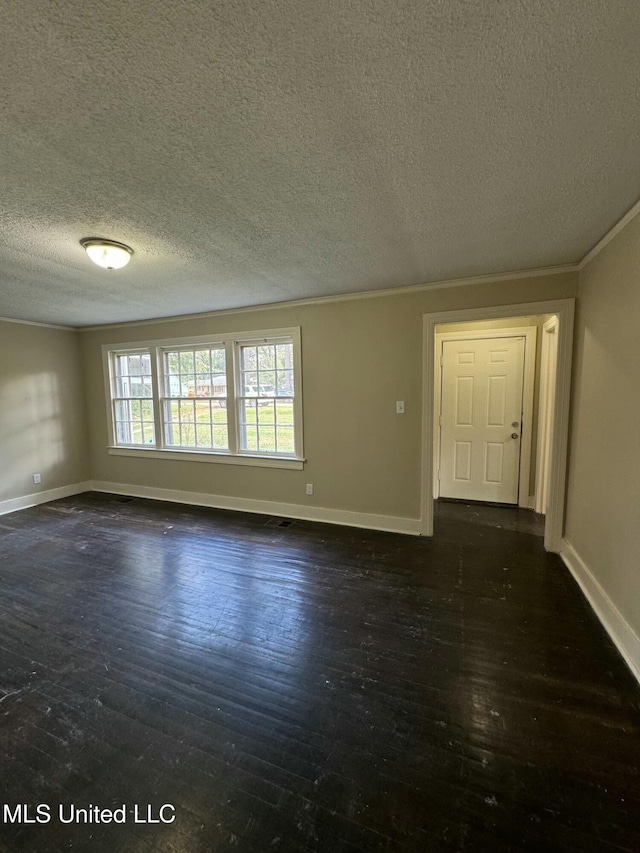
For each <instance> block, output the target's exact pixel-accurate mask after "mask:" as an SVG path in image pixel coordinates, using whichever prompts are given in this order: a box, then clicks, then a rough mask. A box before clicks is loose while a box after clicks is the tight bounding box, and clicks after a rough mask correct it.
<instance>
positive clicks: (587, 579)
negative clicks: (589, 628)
mask: <svg viewBox="0 0 640 853" xmlns="http://www.w3.org/2000/svg"><path fill="white" fill-rule="evenodd" d="M560 556H561V557H562V559H563V560H564V563H565V565H566V566H567V568H568V569H569V571H570V572H571V574H572V575H573V577H574V578H575V579H576V581H577V583H578V585H579V586H580V589H581V590H582V592H583V593H584V594H585V597H586V598H587V601H588V602H589V604H590V605H591V607H592V608H593V609H594V611H595V613H596V616H597V617H598V619H599V620H600V622H602V625H603V626H604V629H605V631H606V632H607V634H609V636H610V637H611V639H612V640H613V642H614V644H615V646H616V648H617V649H618V651H619V652H620V654H621V655H622V657H623V658H624V659H625V661H626V663H627V666H628V667H629V669H630V670H631V672H632V673H633V674H634V676H635V677H636V679H637V680H638V681H639V682H640V637H638V635H637V634H636V633H635V631H634V630H633V628H632V627H631V625H629V623H628V622H627V620H626V619H625V618H624V616H623V615H622V613H620V611H619V610H618V608H617V607H616V605H615V604H614V603H613V601H611V599H610V598H609V596H608V595H607V593H606V592H605V591H604V589H603V588H602V586H601V585H600V583H599V582H598V581H597V580H596V578H595V577H594V576H593V573H592V572H591V571H590V569H589V568H588V566H587V564H586V563H585V562H584V560H583V559H582V558H581V557H580V555H579V554H578V553H577V552H576V550H575V548H574V547H573V545H571V543H570V542H567V540H566V539H563V540H562V550H561V551H560Z"/></svg>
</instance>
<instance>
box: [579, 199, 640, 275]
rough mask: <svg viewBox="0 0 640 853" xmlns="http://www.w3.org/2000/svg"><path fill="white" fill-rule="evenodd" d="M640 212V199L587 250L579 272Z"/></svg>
mask: <svg viewBox="0 0 640 853" xmlns="http://www.w3.org/2000/svg"><path fill="white" fill-rule="evenodd" d="M639 213H640V200H639V201H637V202H636V203H635V204H634V205H633V207H632V208H631V210H628V211H627V212H626V213H625V215H624V216H623V217H622V218H621V219H619V220H618V221H617V222H616V224H615V225H614V226H613V228H611V229H610V230H609V231H607V233H606V234H605V235H604V237H603V238H602V239H601V240H599V241H598V242H597V243H596V245H595V246H594V247H593V249H591V250H590V251H589V252H587V254H586V255H585V256H584V258H583V259H582V260H581V261H580V263H579V264H578V272H581V271H582V270H583V269H584V268H585V267H586V265H587V264H588V263H589V262H590V261H592V260H593V259H594V258H595V257H596V255H599V254H600V252H601V251H602V250H603V249H604V247H605V246H606V245H607V243H610V242H611V240H613V238H614V237H615V236H616V235H618V234H619V233H620V232H621V231H622V229H623V228H626V226H627V225H628V224H629V223H630V222H631V220H632V219H635V218H636V216H637V215H638V214H639Z"/></svg>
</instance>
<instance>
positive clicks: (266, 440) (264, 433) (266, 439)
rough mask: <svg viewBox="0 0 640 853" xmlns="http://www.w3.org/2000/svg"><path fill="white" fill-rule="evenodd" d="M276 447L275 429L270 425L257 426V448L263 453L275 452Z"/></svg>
mask: <svg viewBox="0 0 640 853" xmlns="http://www.w3.org/2000/svg"><path fill="white" fill-rule="evenodd" d="M275 449H276V430H275V427H272V426H263V425H262V424H261V425H260V426H259V427H258V450H262V451H263V452H264V453H275Z"/></svg>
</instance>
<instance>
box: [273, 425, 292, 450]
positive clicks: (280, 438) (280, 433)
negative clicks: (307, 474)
mask: <svg viewBox="0 0 640 853" xmlns="http://www.w3.org/2000/svg"><path fill="white" fill-rule="evenodd" d="M276 440H277V443H278V446H277V448H276V449H277V451H278V453H293V452H294V450H295V443H294V437H293V427H281V426H278V427H277V429H276Z"/></svg>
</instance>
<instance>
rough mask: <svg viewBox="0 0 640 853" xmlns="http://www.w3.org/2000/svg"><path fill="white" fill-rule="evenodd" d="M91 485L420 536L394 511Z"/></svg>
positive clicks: (413, 522)
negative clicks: (358, 510) (367, 511)
mask: <svg viewBox="0 0 640 853" xmlns="http://www.w3.org/2000/svg"><path fill="white" fill-rule="evenodd" d="M90 488H91V490H92V491H95V492H112V493H113V494H116V495H129V496H130V497H135V498H149V499H151V500H156V501H170V502H172V503H181V504H191V505H194V506H208V507H213V508H215V509H231V510H239V511H240V512H257V513H259V514H260V515H274V516H278V517H284V518H298V519H302V520H304V521H323V522H326V523H328V524H341V525H344V526H346V527H364V528H366V529H368V530H386V531H389V532H391V533H409V534H411V535H413V536H419V535H420V533H421V528H420V519H419V518H401V517H396V516H394V515H375V514H373V513H366V512H351V511H349V510H343V509H330V508H328V507H319V506H309V507H307V506H303V505H302V504H289V503H278V502H277V501H259V500H252V499H251V498H234V497H228V496H226V495H207V494H203V493H202V492H183V491H179V490H178V489H156V488H152V487H150V486H130V485H128V484H127V483H107V482H103V481H101V480H97V481H93V482H92V483H91V484H90Z"/></svg>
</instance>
